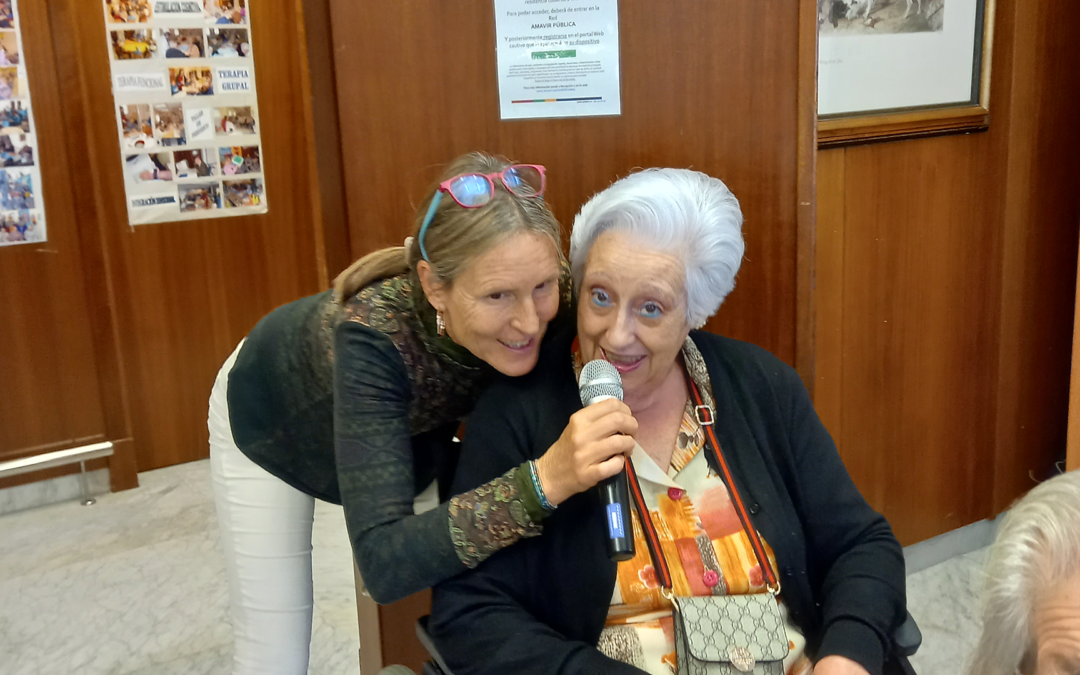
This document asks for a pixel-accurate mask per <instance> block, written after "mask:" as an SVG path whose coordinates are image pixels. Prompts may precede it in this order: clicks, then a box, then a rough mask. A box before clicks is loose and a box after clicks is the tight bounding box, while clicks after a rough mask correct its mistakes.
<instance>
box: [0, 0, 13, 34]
mask: <svg viewBox="0 0 1080 675" xmlns="http://www.w3.org/2000/svg"><path fill="white" fill-rule="evenodd" d="M14 5H15V3H14V1H13V0H0V28H14V27H15V6H14Z"/></svg>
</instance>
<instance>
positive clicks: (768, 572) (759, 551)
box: [626, 373, 780, 590]
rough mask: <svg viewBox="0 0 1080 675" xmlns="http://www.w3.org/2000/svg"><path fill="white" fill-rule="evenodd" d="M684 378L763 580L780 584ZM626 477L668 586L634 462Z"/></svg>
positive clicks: (711, 417) (701, 405)
mask: <svg viewBox="0 0 1080 675" xmlns="http://www.w3.org/2000/svg"><path fill="white" fill-rule="evenodd" d="M686 382H687V386H688V387H689V388H690V393H691V395H692V396H693V397H694V405H695V406H696V407H697V409H698V410H699V411H706V414H707V415H708V416H709V417H708V419H707V420H702V422H703V423H702V427H703V428H704V429H705V445H706V450H711V451H712V453H713V455H714V456H715V457H716V461H717V464H719V465H720V471H721V473H722V475H721V479H722V480H723V481H724V484H725V485H726V486H727V489H728V493H729V494H730V495H731V503H732V504H733V505H734V506H735V512H736V513H737V514H738V515H739V522H741V523H742V526H743V529H744V530H745V531H746V536H747V537H748V538H749V539H750V545H751V546H752V547H753V549H754V555H755V556H756V557H757V559H758V564H759V565H761V571H762V573H763V574H764V575H765V581H766V583H767V585H768V587H769V588H770V589H775V588H779V586H780V584H779V583H778V582H777V580H776V574H775V572H773V569H772V565H770V564H769V557H768V555H767V554H766V553H765V545H764V544H762V543H761V537H759V536H758V533H757V530H756V529H754V524H753V523H752V522H750V516H749V514H747V512H746V506H745V505H744V504H743V501H742V497H740V496H739V491H738V490H737V489H736V488H735V480H734V479H733V478H732V475H731V469H730V468H729V467H728V464H727V461H726V460H725V459H724V455H723V453H722V452H720V442H719V441H718V440H717V439H716V432H715V431H713V421H714V415H713V411H712V408H710V407H708V406H706V405H705V403H704V402H703V401H702V400H701V392H700V391H699V390H698V387H697V383H695V382H694V380H693V378H691V377H690V374H689V373H687V374H686ZM626 479H627V484H628V485H629V487H630V497H631V499H633V500H634V504H635V505H636V506H637V510H638V516H639V517H640V519H641V528H642V530H644V532H645V544H646V545H647V546H648V547H649V555H650V556H651V557H652V561H653V567H655V568H656V579H657V581H658V582H659V583H660V585H661V586H662V587H664V588H666V589H668V590H671V588H672V585H671V569H670V568H669V567H668V564H667V559H666V558H665V557H664V550H663V549H662V548H661V547H660V537H659V536H657V534H656V526H655V525H653V522H652V518H651V517H650V516H649V508H648V506H646V504H645V496H644V494H642V492H641V484H640V483H639V482H638V477H637V472H635V471H634V464H633V462H630V461H627V462H626Z"/></svg>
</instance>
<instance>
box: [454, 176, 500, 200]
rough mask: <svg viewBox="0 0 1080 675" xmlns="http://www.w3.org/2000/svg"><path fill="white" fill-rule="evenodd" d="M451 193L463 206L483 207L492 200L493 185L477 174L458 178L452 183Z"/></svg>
mask: <svg viewBox="0 0 1080 675" xmlns="http://www.w3.org/2000/svg"><path fill="white" fill-rule="evenodd" d="M450 192H451V194H453V195H454V198H455V199H457V200H458V202H459V203H460V204H461V205H462V206H466V207H470V208H472V207H476V206H483V205H484V204H487V203H488V202H489V201H490V200H491V183H489V182H488V180H487V178H484V177H483V176H480V175H477V174H468V175H466V176H458V177H457V178H455V179H454V181H453V182H452V183H450Z"/></svg>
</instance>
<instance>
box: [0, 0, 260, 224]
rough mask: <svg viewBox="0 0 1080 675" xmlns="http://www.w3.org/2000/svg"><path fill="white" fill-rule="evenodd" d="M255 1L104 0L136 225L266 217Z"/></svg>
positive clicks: (132, 220)
mask: <svg viewBox="0 0 1080 675" xmlns="http://www.w3.org/2000/svg"><path fill="white" fill-rule="evenodd" d="M0 1H2V0H0ZM249 1H250V0H104V6H105V26H106V32H107V33H108V35H107V36H106V40H107V42H108V48H109V56H110V59H111V61H112V80H113V97H114V99H115V104H116V111H117V112H116V119H117V129H118V131H119V133H120V153H121V157H120V161H121V162H122V163H123V167H124V181H125V185H126V188H127V206H128V221H129V222H130V223H131V224H132V225H142V224H147V223H165V222H172V221H177V220H195V219H203V218H222V217H226V216H236V215H249V214H253V213H266V210H267V205H266V188H265V186H264V184H263V160H264V157H263V154H262V144H261V142H260V135H259V132H260V128H259V106H258V100H257V98H256V94H255V64H254V60H253V57H252V51H251V50H252V47H251V44H252V41H251V21H250V19H251V13H250V7H249Z"/></svg>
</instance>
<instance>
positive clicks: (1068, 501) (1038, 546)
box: [968, 471, 1080, 675]
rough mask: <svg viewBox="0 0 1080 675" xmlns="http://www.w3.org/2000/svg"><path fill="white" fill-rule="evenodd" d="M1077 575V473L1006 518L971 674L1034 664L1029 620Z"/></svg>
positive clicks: (1000, 673)
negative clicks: (1038, 606)
mask: <svg viewBox="0 0 1080 675" xmlns="http://www.w3.org/2000/svg"><path fill="white" fill-rule="evenodd" d="M1077 573H1080V471H1073V472H1071V473H1066V474H1063V475H1060V476H1056V477H1054V478H1051V479H1050V480H1048V481H1046V482H1045V483H1042V484H1041V485H1038V486H1036V487H1035V488H1034V489H1032V490H1031V492H1029V493H1027V495H1025V496H1024V497H1023V498H1022V499H1020V500H1019V501H1018V502H1016V504H1014V505H1013V507H1012V509H1011V510H1010V511H1009V513H1008V515H1006V516H1005V519H1004V521H1003V522H1002V524H1001V529H1000V530H999V531H998V535H997V539H996V540H995V541H994V545H993V547H992V548H991V549H990V557H989V560H988V561H987V564H986V590H985V597H984V600H983V617H982V618H983V630H982V636H981V637H980V638H979V644H978V646H977V647H976V648H975V652H974V658H973V660H972V663H971V665H970V667H969V669H968V673H970V675H1014V674H1015V673H1018V672H1028V671H1030V669H1031V668H1032V667H1033V666H1034V665H1035V664H1034V654H1033V653H1032V652H1031V648H1032V647H1033V646H1034V644H1035V637H1036V636H1035V635H1034V633H1033V631H1032V625H1031V623H1032V619H1033V618H1034V614H1035V605H1036V603H1037V602H1038V601H1039V599H1040V597H1042V596H1043V595H1044V594H1045V593H1048V592H1052V591H1053V589H1054V588H1055V587H1056V586H1057V585H1058V584H1060V583H1062V582H1064V581H1067V580H1068V579H1069V578H1071V577H1072V576H1073V575H1075V574H1077Z"/></svg>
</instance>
